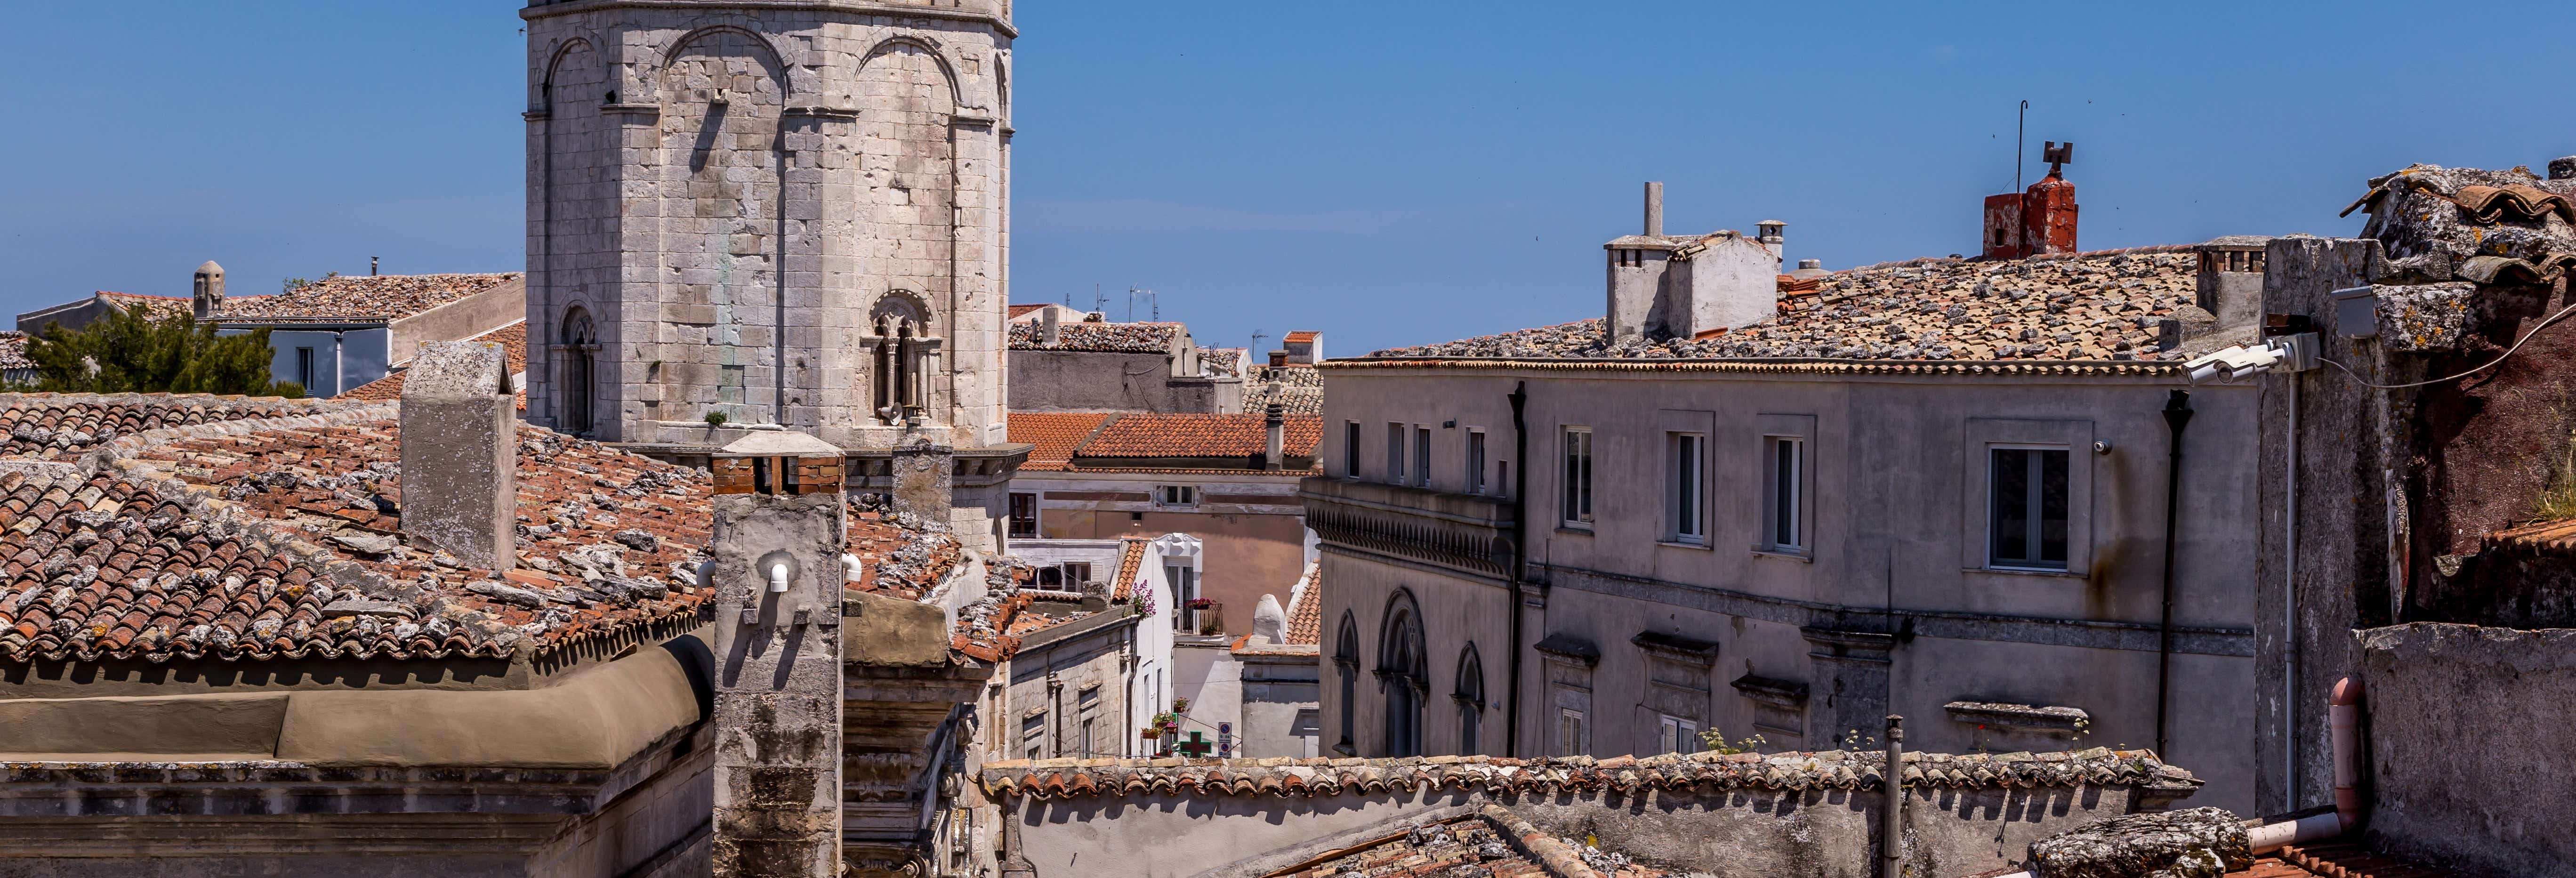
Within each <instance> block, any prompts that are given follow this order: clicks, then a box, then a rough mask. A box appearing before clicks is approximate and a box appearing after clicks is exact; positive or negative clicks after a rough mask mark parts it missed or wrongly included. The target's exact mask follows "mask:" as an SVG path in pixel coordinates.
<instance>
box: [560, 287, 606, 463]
mask: <svg viewBox="0 0 2576 878" xmlns="http://www.w3.org/2000/svg"><path fill="white" fill-rule="evenodd" d="M558 351H559V353H558V356H559V357H560V358H561V362H562V364H563V372H562V375H563V381H562V382H561V395H562V399H561V401H560V402H558V403H557V404H556V405H557V406H558V411H557V412H556V422H557V423H559V424H561V425H563V430H564V432H566V433H570V434H572V435H575V436H588V435H591V433H592V432H593V431H594V430H595V429H596V428H597V426H598V423H597V420H596V419H595V418H594V417H593V416H592V414H593V412H594V411H595V410H596V409H597V407H598V397H597V394H598V383H597V382H598V374H599V370H598V362H599V328H598V327H597V326H595V325H593V324H592V323H591V320H590V312H588V311H584V310H582V309H580V308H574V309H572V311H571V312H569V313H566V314H565V315H564V321H563V337H562V344H561V346H560V347H559V348H558Z"/></svg>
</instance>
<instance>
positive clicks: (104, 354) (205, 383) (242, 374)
mask: <svg viewBox="0 0 2576 878" xmlns="http://www.w3.org/2000/svg"><path fill="white" fill-rule="evenodd" d="M27 359H29V360H31V361H34V362H35V364H36V387H37V389H39V390H50V391H56V392H62V393H238V394H245V395H249V396H283V397H288V398H301V397H302V396H304V387H303V386H302V385H299V384H296V383H295V382H292V381H278V382H272V381H270V380H269V373H268V364H269V359H270V353H269V350H268V330H266V329H259V330H253V331H251V332H249V333H246V334H242V335H216V334H215V325H214V324H212V323H198V322H197V321H196V318H195V317H194V316H192V315H189V314H187V313H185V312H179V313H173V314H169V315H167V316H162V317H154V316H151V315H148V314H145V313H143V309H140V308H136V309H129V310H125V311H119V312H116V313H112V314H109V315H108V316H106V317H105V318H103V319H100V320H98V321H97V322H94V323H91V324H90V325H88V326H85V327H82V328H80V329H77V330H71V329H64V328H63V327H62V324H59V323H48V324H45V328H44V329H42V330H40V331H38V332H36V333H35V334H34V335H31V336H29V337H28V338H27Z"/></svg>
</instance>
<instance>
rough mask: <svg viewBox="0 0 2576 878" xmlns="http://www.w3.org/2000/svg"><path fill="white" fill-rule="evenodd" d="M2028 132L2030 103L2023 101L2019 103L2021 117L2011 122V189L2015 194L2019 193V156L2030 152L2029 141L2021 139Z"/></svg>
mask: <svg viewBox="0 0 2576 878" xmlns="http://www.w3.org/2000/svg"><path fill="white" fill-rule="evenodd" d="M2029 130H2030V102H2029V101H2023V102H2021V115H2020V117H2019V118H2017V119H2016V120H2015V121H2014V122H2013V188H2012V191H2015V192H2019V191H2021V155H2022V153H2025V152H2029V151H2030V149H2029V146H2030V141H2028V140H2024V139H2022V138H2023V134H2024V132H2027V131H2029Z"/></svg>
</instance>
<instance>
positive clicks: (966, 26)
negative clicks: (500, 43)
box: [524, 2, 1015, 449]
mask: <svg viewBox="0 0 2576 878" xmlns="http://www.w3.org/2000/svg"><path fill="white" fill-rule="evenodd" d="M558 8H560V9H564V10H566V11H562V12H557V11H555V10H556V9H558ZM524 16H525V17H526V18H528V19H529V30H528V39H529V61H528V63H529V70H528V82H529V83H530V95H529V98H530V111H529V113H528V119H529V128H528V138H529V139H528V154H529V158H530V162H529V181H528V197H529V211H528V212H529V244H528V253H529V266H528V267H529V285H528V319H529V340H530V342H531V354H530V358H531V363H530V379H529V384H530V403H529V411H530V413H531V420H533V421H536V422H538V423H545V424H551V425H556V426H563V425H566V424H572V423H578V422H577V421H575V420H573V419H572V418H571V416H570V415H569V414H568V413H567V411H566V409H565V406H567V405H573V404H578V403H579V402H580V401H581V399H582V394H581V393H578V392H574V389H573V388H569V387H567V386H565V385H564V382H565V381H566V380H567V379H568V378H569V377H570V376H572V375H573V374H575V372H576V370H574V369H573V368H572V366H571V363H570V361H571V359H572V358H574V357H577V356H580V355H582V354H584V353H585V351H584V350H582V346H585V345H587V346H589V347H593V348H595V350H590V351H587V353H588V354H589V355H590V356H591V357H592V358H593V360H592V362H593V364H594V372H593V374H594V376H595V380H593V381H592V382H591V384H590V387H589V388H588V390H589V396H590V398H591V400H592V402H591V410H592V411H593V412H595V413H596V414H597V418H596V422H597V425H598V426H597V427H596V429H595V431H594V432H595V433H596V435H598V436H599V437H601V438H605V439H613V440H622V441H637V442H691V441H695V440H697V439H698V438H699V436H700V434H702V433H703V431H704V423H703V421H702V418H703V417H704V416H706V415H708V414H710V413H721V414H724V415H726V416H727V417H728V418H729V419H730V420H731V421H733V422H736V423H780V424H784V425H787V426H789V427H791V428H794V429H799V430H804V431H807V432H811V433H814V434H816V435H818V436H821V437H822V438H823V439H825V440H826V441H829V442H832V443H834V444H836V445H840V446H842V447H847V448H874V449H882V448H885V447H889V446H891V445H892V444H893V443H894V441H895V438H896V437H897V436H898V435H899V434H900V433H901V430H900V428H898V427H897V426H895V425H893V424H890V423H888V422H887V420H886V419H885V418H883V417H881V416H880V414H879V412H880V409H881V408H882V407H883V403H884V401H883V400H879V399H876V398H875V396H876V394H875V392H874V390H872V388H873V387H874V386H875V385H876V383H877V380H876V379H877V378H878V377H880V376H879V374H878V372H879V363H880V362H881V361H880V360H879V358H877V357H876V356H875V353H876V351H877V349H878V347H879V346H880V345H882V344H886V343H890V340H888V339H886V338H885V337H883V336H881V335H880V334H879V326H881V325H885V324H883V323H882V322H881V318H888V317H902V318H906V319H910V320H913V321H917V322H918V324H919V325H920V328H919V330H918V331H917V332H916V333H915V335H916V336H924V335H926V337H927V338H928V339H929V340H928V341H924V342H921V343H920V344H918V345H917V348H918V350H919V351H920V354H919V356H920V360H919V362H918V363H917V365H918V367H919V369H918V371H919V373H920V374H923V375H926V376H927V380H926V381H925V382H924V383H923V384H922V385H921V386H922V389H923V391H924V395H925V398H923V399H922V400H921V402H922V403H923V408H924V415H923V416H924V418H925V419H926V420H927V422H928V423H929V424H930V425H931V426H933V427H935V428H936V429H938V430H941V431H943V432H945V433H946V434H947V435H946V436H945V437H943V441H944V442H945V443H946V444H953V445H958V446H961V447H974V446H981V445H986V444H993V443H998V442H1000V441H1001V438H1002V436H1001V429H1002V416H1001V412H1002V405H1003V398H1004V394H1005V384H1006V382H1007V378H1006V376H1005V374H1004V372H1003V370H1002V367H1001V366H1002V364H1001V361H1000V353H1001V344H1002V327H1003V302H1004V301H1006V299H1007V293H1008V291H1007V289H1006V288H1005V286H1006V284H1005V278H1004V277H1003V264H1004V260H1003V256H1002V253H1003V248H1004V246H1005V237H1004V236H1005V235H1006V228H1005V224H1006V220H1005V217H1007V215H1008V211H1009V195H1008V191H1007V189H1006V187H1005V186H1004V184H1003V179H1004V174H1005V173H1006V172H1005V168H1004V165H1005V164H1006V163H1007V159H1006V156H1007V152H1006V148H1005V140H1006V139H1007V131H1008V127H1009V121H1008V112H1009V110H1008V91H1009V89H1008V84H1007V82H1006V80H1005V78H1004V77H1005V73H1004V71H1005V70H1006V69H1007V67H1008V64H1009V56H1010V48H1011V38H1012V35H1013V34H1014V33H1015V31H1014V30H1013V29H1012V28H1011V27H1010V26H1009V24H1008V21H1007V13H1006V12H1004V11H1003V10H1000V9H997V8H994V7H993V6H992V5H991V4H983V3H968V4H965V5H964V6H961V7H958V8H939V9H924V10H920V11H919V12H917V13H915V12H907V14H903V15H892V14H885V13H883V12H882V11H881V8H880V7H877V6H874V5H872V4H861V3H855V2H849V3H845V2H823V3H816V4H811V5H807V6H799V7H797V8H794V9H751V8H745V7H740V6H728V5H723V4H709V5H707V6H705V7H698V6H693V5H690V4H655V5H650V6H645V5H637V6H626V5H621V4H615V3H611V4H606V5H601V4H574V5H564V4H548V5H539V6H534V7H531V8H530V9H529V10H527V11H526V12H525V13H524ZM585 324H586V326H587V328H586V329H585V328H584V326H585Z"/></svg>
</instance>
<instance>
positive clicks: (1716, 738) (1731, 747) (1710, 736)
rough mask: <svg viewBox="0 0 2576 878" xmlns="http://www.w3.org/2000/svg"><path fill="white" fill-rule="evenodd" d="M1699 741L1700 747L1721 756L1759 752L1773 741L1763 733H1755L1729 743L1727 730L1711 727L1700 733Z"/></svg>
mask: <svg viewBox="0 0 2576 878" xmlns="http://www.w3.org/2000/svg"><path fill="white" fill-rule="evenodd" d="M1699 741H1700V749H1703V750H1706V751H1708V752H1711V753H1715V754H1718V755H1720V756H1733V755H1735V754H1737V753H1753V752H1758V751H1760V750H1761V749H1762V747H1763V746H1764V745H1766V744H1769V743H1771V741H1770V740H1769V739H1767V738H1764V737H1762V736H1761V735H1754V736H1753V737H1750V738H1746V739H1744V740H1741V741H1736V742H1734V743H1731V744H1730V743H1727V740H1726V732H1725V731H1723V730H1720V729H1710V730H1708V731H1705V732H1701V733H1699Z"/></svg>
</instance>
